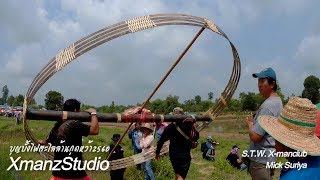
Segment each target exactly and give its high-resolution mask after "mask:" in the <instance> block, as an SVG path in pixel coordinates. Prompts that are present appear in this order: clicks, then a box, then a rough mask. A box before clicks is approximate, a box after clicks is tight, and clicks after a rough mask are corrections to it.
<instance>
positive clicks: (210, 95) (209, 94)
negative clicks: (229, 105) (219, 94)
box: [208, 92, 213, 101]
mask: <svg viewBox="0 0 320 180" xmlns="http://www.w3.org/2000/svg"><path fill="white" fill-rule="evenodd" d="M208 99H209V100H210V101H211V100H212V99H213V92H209V93H208Z"/></svg>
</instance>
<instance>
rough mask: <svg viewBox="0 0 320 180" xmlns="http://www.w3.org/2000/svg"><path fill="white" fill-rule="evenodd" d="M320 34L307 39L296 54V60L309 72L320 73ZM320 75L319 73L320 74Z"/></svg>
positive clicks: (302, 42)
mask: <svg viewBox="0 0 320 180" xmlns="http://www.w3.org/2000/svg"><path fill="white" fill-rule="evenodd" d="M319 48H320V34H317V35H310V36H307V37H305V38H304V39H303V40H302V41H301V43H300V45H299V47H298V49H297V53H296V58H297V59H298V60H299V61H300V62H301V64H302V66H304V67H305V68H306V69H308V70H312V71H314V72H319V69H320V54H319ZM318 75H319V73H318Z"/></svg>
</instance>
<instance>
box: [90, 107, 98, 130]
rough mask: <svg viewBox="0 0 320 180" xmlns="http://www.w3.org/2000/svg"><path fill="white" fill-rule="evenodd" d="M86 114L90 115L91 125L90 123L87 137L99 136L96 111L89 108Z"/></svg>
mask: <svg viewBox="0 0 320 180" xmlns="http://www.w3.org/2000/svg"><path fill="white" fill-rule="evenodd" d="M87 112H89V113H91V123H90V132H89V135H97V134H99V122H98V118H97V114H96V113H97V111H96V110H95V109H94V108H90V109H88V110H87Z"/></svg>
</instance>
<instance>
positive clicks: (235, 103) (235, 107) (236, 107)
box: [227, 99, 242, 112]
mask: <svg viewBox="0 0 320 180" xmlns="http://www.w3.org/2000/svg"><path fill="white" fill-rule="evenodd" d="M241 108H242V107H241V102H240V100H238V99H231V100H230V101H229V103H228V106H227V111H232V112H238V111H241Z"/></svg>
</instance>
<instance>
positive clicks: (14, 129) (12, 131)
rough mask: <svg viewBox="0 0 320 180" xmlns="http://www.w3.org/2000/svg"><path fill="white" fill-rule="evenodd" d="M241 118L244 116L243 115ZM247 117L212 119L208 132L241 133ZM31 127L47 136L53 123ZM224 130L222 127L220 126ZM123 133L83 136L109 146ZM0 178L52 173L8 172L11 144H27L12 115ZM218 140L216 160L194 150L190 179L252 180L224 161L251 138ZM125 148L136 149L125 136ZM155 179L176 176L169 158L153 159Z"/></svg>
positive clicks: (99, 175) (2, 132) (1, 121)
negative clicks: (117, 135)
mask: <svg viewBox="0 0 320 180" xmlns="http://www.w3.org/2000/svg"><path fill="white" fill-rule="evenodd" d="M241 118H242V117H241ZM235 121H238V122H241V123H240V126H241V127H240V128H239V125H236V123H235ZM243 121H244V119H239V120H237V118H235V119H233V118H231V120H230V119H221V120H220V123H219V122H218V120H217V121H215V122H213V125H212V126H210V127H209V128H208V129H207V130H208V131H214V132H219V131H217V129H216V127H217V126H222V128H223V132H234V133H239V132H241V131H242V129H244V128H242V126H243V125H242V124H243V123H242V122H243ZM28 124H29V127H30V129H31V130H32V132H33V134H34V135H35V137H36V138H37V139H43V138H45V137H46V136H47V135H48V133H49V131H50V130H51V128H52V127H53V124H54V122H50V121H28ZM220 129H221V128H220ZM123 132H124V130H123V129H117V128H106V127H101V128H100V133H99V135H97V136H89V137H87V138H84V141H83V142H84V145H88V140H93V143H92V144H90V145H104V146H105V145H109V144H110V142H111V140H110V138H111V137H112V134H113V133H120V134H122V133H123ZM0 137H1V138H0V145H1V148H0V157H1V159H0V177H1V178H0V179H8V180H10V179H15V178H17V177H19V176H20V177H23V179H50V176H51V172H50V171H48V170H47V171H33V172H31V171H18V172H14V171H7V170H6V169H7V168H8V167H9V166H10V164H11V161H10V159H9V157H10V156H9V150H10V146H14V145H23V144H24V143H25V140H26V139H25V136H24V133H23V126H22V125H19V126H16V125H15V121H14V119H10V118H2V117H0ZM216 140H217V141H218V142H219V143H220V145H218V146H217V149H216V154H217V158H216V160H215V161H207V160H204V159H202V153H201V151H200V147H199V148H197V149H194V150H192V155H193V159H192V163H191V167H190V170H189V173H188V176H187V177H188V179H250V176H249V175H248V174H247V173H246V171H242V172H241V171H239V170H237V169H234V168H232V167H231V166H230V165H229V164H228V163H227V162H226V160H225V158H226V156H227V155H228V154H229V153H230V148H231V147H232V146H233V145H235V144H236V145H238V146H239V147H240V148H241V149H247V147H248V140H244V139H236V138H234V139H228V138H219V137H217V138H216ZM204 141H205V137H201V139H200V143H201V142H204ZM122 147H123V148H124V150H125V154H124V155H125V157H127V156H131V155H132V154H133V150H132V147H131V141H130V139H128V137H127V136H126V137H125V138H124V139H123V142H122ZM106 155H107V154H106V153H84V158H85V159H94V157H99V156H100V157H102V158H105V157H106ZM18 156H21V157H22V159H33V160H39V159H42V157H41V156H40V155H38V154H37V153H20V154H13V155H12V157H18ZM152 166H153V169H154V172H155V176H156V179H174V176H175V174H174V172H173V169H172V167H171V163H170V161H169V158H168V157H167V156H166V157H163V158H162V159H161V160H159V161H153V163H152ZM87 173H88V174H89V175H90V176H91V177H92V178H93V179H109V174H108V173H107V172H102V171H87ZM124 176H125V179H128V180H131V179H132V180H133V179H134V180H136V179H138V180H139V179H141V180H142V179H143V177H144V176H143V172H142V171H138V170H137V169H136V167H135V166H133V167H130V168H127V169H126V172H125V175H124Z"/></svg>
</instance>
